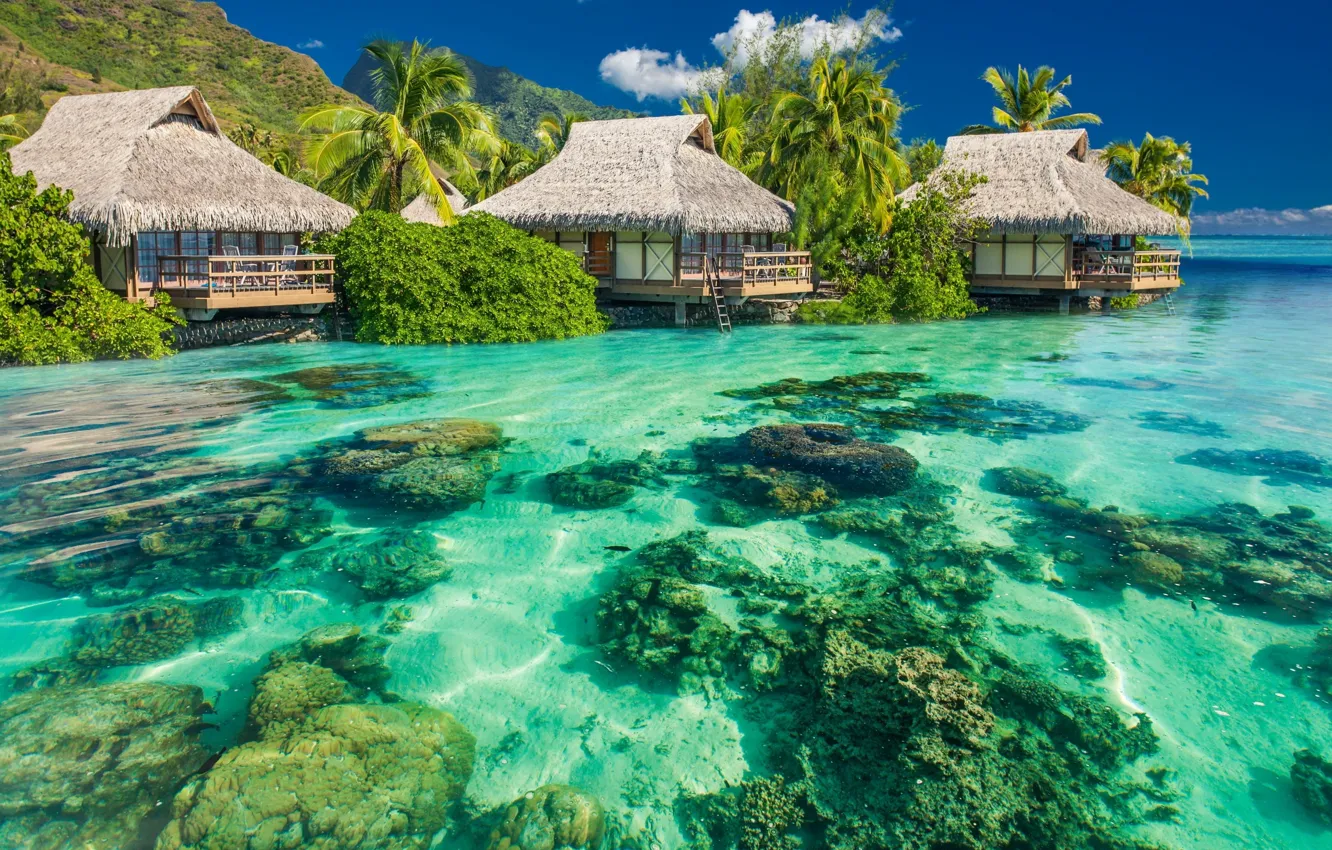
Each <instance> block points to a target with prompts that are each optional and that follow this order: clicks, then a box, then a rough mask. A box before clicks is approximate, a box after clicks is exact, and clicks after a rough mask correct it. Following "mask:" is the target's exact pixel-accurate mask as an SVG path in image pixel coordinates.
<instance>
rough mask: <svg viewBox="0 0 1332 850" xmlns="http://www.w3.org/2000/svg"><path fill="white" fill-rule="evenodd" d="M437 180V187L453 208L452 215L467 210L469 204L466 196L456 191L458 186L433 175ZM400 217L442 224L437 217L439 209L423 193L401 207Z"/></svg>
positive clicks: (419, 221)
mask: <svg viewBox="0 0 1332 850" xmlns="http://www.w3.org/2000/svg"><path fill="white" fill-rule="evenodd" d="M435 177H436V179H437V180H439V187H440V188H441V189H443V190H444V197H445V198H446V199H448V202H449V208H450V209H451V210H453V214H454V215H462V214H463V213H464V212H466V211H467V208H468V206H470V204H469V203H468V201H467V196H466V195H464V194H463V193H462V192H460V191H458V187H457V186H454V185H453V184H452V183H450V182H449V181H448V180H447V179H446V178H444V177H443V176H441V175H435ZM402 217H403V218H405V219H406V220H407V221H412V222H418V223H421V224H433V225H436V226H442V225H443V224H444V221H443V220H442V219H441V218H440V217H439V210H437V209H436V208H435V202H434V201H432V200H431V199H430V198H429V197H427V196H425V195H417V196H416V198H415V199H414V200H413V201H412V202H411V203H410V204H408V205H407V206H405V207H403V210H402Z"/></svg>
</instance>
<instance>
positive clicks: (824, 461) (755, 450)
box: [738, 424, 919, 495]
mask: <svg viewBox="0 0 1332 850" xmlns="http://www.w3.org/2000/svg"><path fill="white" fill-rule="evenodd" d="M738 444H739V448H740V449H741V450H742V451H743V452H744V453H745V454H746V455H747V456H748V458H749V459H750V461H751V462H753V463H755V464H757V465H759V466H773V467H776V468H777V469H782V470H786V471H788V472H799V473H804V474H807V475H812V476H816V477H818V478H820V479H822V480H824V481H826V482H828V483H830V484H832V485H833V486H834V487H838V488H840V489H841V490H843V491H845V492H849V493H872V494H877V495H891V494H893V493H896V492H898V491H899V490H902V489H904V488H906V487H907V486H909V485H910V484H911V481H912V479H913V478H914V476H915V474H916V468H917V467H918V466H919V464H917V463H916V459H915V458H913V457H912V456H911V455H910V454H908V453H907V452H906V451H905V450H903V449H900V448H898V447H897V446H890V445H886V444H884V443H873V442H869V441H868V440H862V439H859V438H858V437H856V436H855V432H854V431H852V430H851V429H850V428H848V427H846V426H845V425H830V424H815V425H764V426H761V427H758V428H754V429H751V430H749V431H746V432H745V433H744V434H741V435H740V437H739V439H738Z"/></svg>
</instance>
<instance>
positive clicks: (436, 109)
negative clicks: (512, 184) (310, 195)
mask: <svg viewBox="0 0 1332 850" xmlns="http://www.w3.org/2000/svg"><path fill="white" fill-rule="evenodd" d="M365 52H366V53H368V54H369V55H371V56H372V57H374V58H375V59H376V60H377V61H378V62H379V66H378V67H377V68H375V69H374V70H373V71H371V72H370V78H371V82H372V84H373V87H374V92H375V96H374V101H375V104H374V107H367V106H359V105H358V106H336V105H334V106H322V107H318V108H316V109H313V110H311V111H309V112H307V113H306V114H305V115H303V116H302V117H301V130H302V131H304V132H310V133H316V134H318V135H317V136H316V137H315V138H314V139H312V140H311V142H310V145H309V147H308V150H307V159H308V161H309V163H310V166H311V167H312V168H313V169H314V172H315V174H316V175H318V177H319V185H320V188H322V189H323V190H324V191H326V192H327V193H328V194H330V195H332V196H333V197H335V198H337V199H338V200H341V201H344V202H346V203H349V204H352V205H353V206H355V207H357V208H359V209H378V210H387V211H389V212H400V211H401V210H402V208H403V206H404V204H405V203H406V200H407V199H410V198H411V197H413V196H414V195H415V194H418V193H419V194H424V195H426V196H427V197H428V198H430V200H431V201H432V202H433V203H434V205H435V208H436V210H437V211H438V212H439V216H440V219H441V220H443V221H446V222H447V221H450V220H452V218H453V209H452V207H450V206H449V202H448V198H447V196H446V195H445V193H444V190H443V189H442V188H441V187H440V184H439V182H438V181H437V180H435V179H434V177H433V176H432V175H431V172H430V165H431V163H432V162H433V163H436V164H438V165H440V166H442V167H443V168H444V169H445V170H448V171H450V172H458V171H462V172H466V171H469V170H470V169H471V163H470V161H469V159H468V154H473V153H475V154H485V153H488V152H490V151H492V150H494V148H495V147H496V145H497V139H496V136H495V131H494V121H493V119H492V117H491V116H490V114H489V113H488V112H487V111H486V110H485V109H484V108H482V107H481V106H480V105H478V104H476V103H473V102H471V101H469V100H468V99H467V98H469V97H470V96H471V93H472V83H471V79H470V77H469V76H468V73H467V67H466V66H465V65H464V64H463V62H462V60H461V59H459V58H458V57H457V56H455V55H454V54H453V53H451V52H449V51H447V50H431V49H430V47H429V45H428V44H422V43H421V42H419V41H415V40H414V41H412V43H411V45H409V46H407V47H406V48H404V46H403V45H401V44H399V43H397V42H393V41H384V40H379V41H373V42H371V43H370V44H367V45H366V46H365Z"/></svg>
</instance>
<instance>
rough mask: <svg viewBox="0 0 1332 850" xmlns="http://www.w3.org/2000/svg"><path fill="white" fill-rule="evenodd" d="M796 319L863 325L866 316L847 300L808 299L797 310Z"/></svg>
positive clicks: (830, 323) (827, 323) (820, 322)
mask: <svg viewBox="0 0 1332 850" xmlns="http://www.w3.org/2000/svg"><path fill="white" fill-rule="evenodd" d="M796 321H797V322H804V323H806V324H810V325H863V324H865V317H864V315H862V314H861V313H860V311H858V310H856V309H855V308H854V307H852V306H851V305H849V304H847V303H846V302H845V301H823V300H819V301H806V302H804V303H803V304H801V305H800V307H799V308H798V309H797V310H796Z"/></svg>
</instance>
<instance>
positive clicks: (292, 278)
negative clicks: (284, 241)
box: [277, 245, 301, 286]
mask: <svg viewBox="0 0 1332 850" xmlns="http://www.w3.org/2000/svg"><path fill="white" fill-rule="evenodd" d="M300 253H301V246H300V245H283V246H282V256H284V257H295V256H298V255H299V254H300ZM277 270H278V271H280V272H282V275H281V276H280V277H279V278H278V286H300V285H301V281H300V279H299V278H297V277H296V261H295V260H283V261H281V262H280V263H278V268H277Z"/></svg>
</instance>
